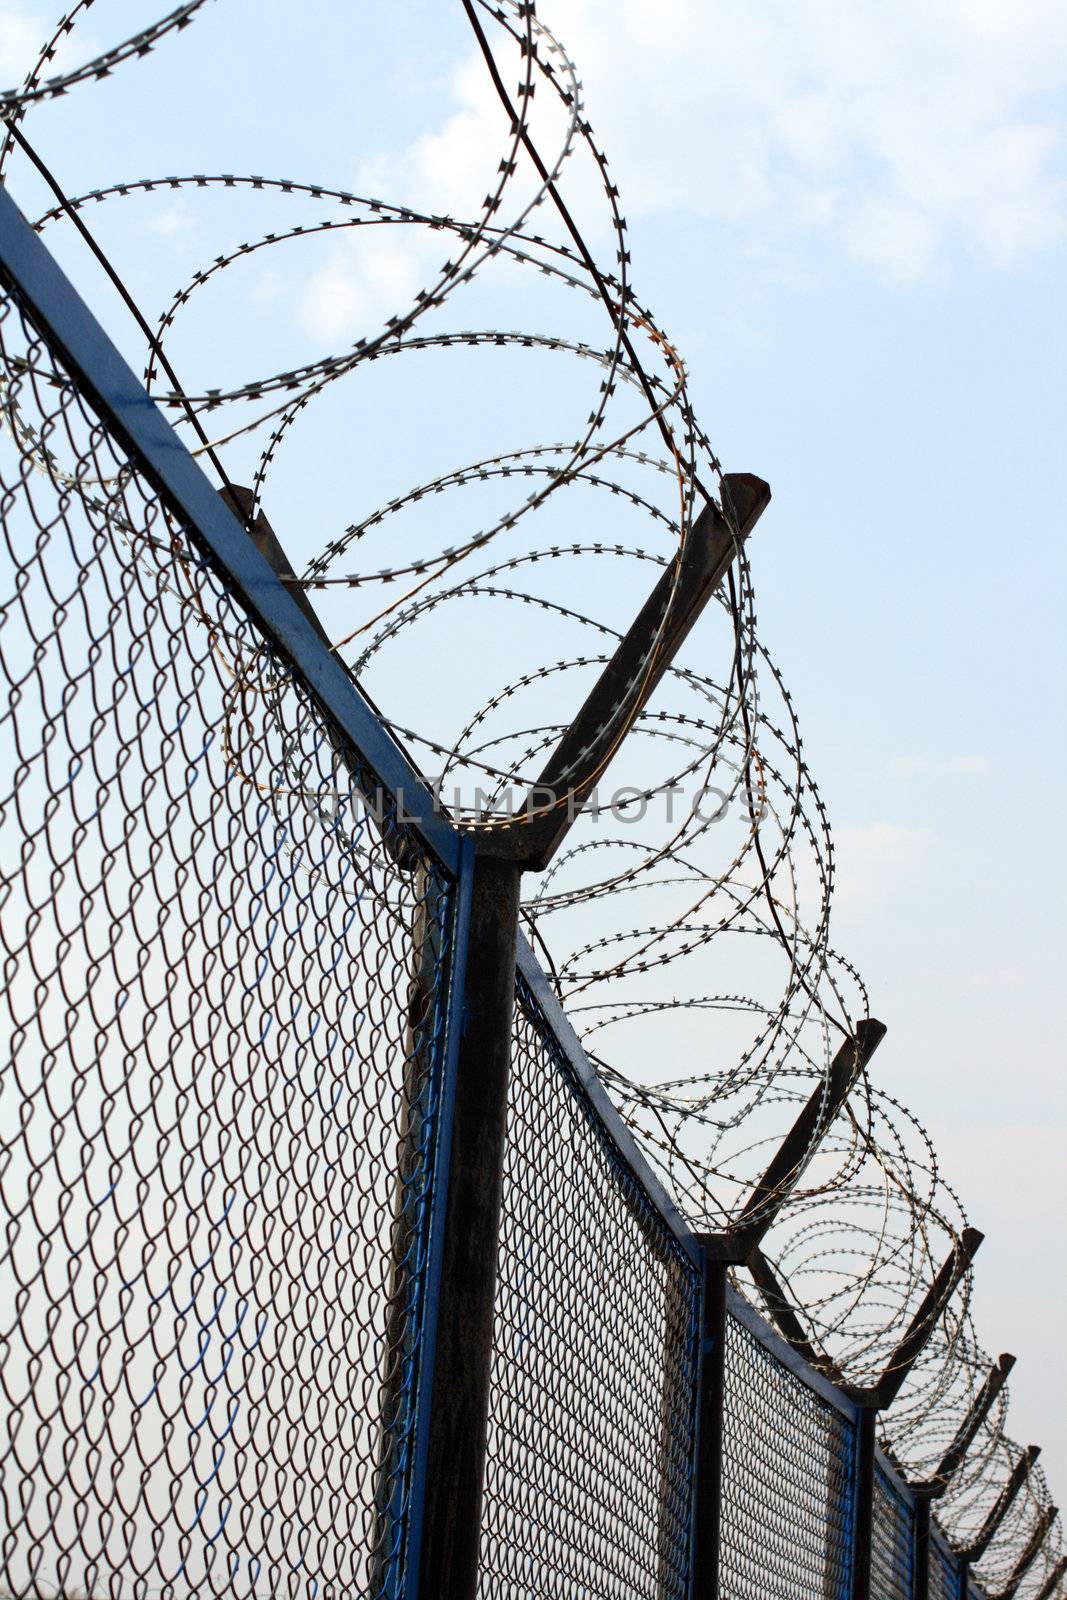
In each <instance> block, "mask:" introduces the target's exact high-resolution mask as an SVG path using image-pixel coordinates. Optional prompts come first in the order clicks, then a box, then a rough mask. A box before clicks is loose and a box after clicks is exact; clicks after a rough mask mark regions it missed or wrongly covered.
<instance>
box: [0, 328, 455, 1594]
mask: <svg viewBox="0 0 1067 1600" xmlns="http://www.w3.org/2000/svg"><path fill="white" fill-rule="evenodd" d="M0 370H2V371H3V372H4V374H5V384H4V392H3V405H4V420H5V421H6V422H7V424H8V431H6V432H5V435H4V437H3V438H2V440H0V527H2V542H0V562H2V564H3V567H4V572H3V592H4V594H5V596H7V597H8V598H7V599H6V601H5V603H4V605H3V607H2V609H0V670H2V672H3V676H4V680H5V682H6V685H7V689H8V698H7V708H6V710H5V712H4V714H3V717H2V719H0V751H2V761H0V768H2V771H3V774H4V781H3V786H2V798H0V831H2V839H3V844H2V858H3V863H4V875H3V897H4V898H3V918H2V939H3V952H4V976H5V986H4V1001H3V1006H4V1011H5V1030H4V1031H5V1034H6V1035H7V1036H8V1037H9V1039H10V1044H11V1054H10V1059H9V1061H8V1063H7V1065H6V1067H5V1071H4V1074H3V1079H2V1095H3V1109H4V1115H3V1118H2V1125H3V1129H4V1135H3V1144H2V1152H3V1154H2V1159H3V1167H2V1179H0V1184H2V1201H3V1208H4V1212H5V1218H6V1248H5V1252H4V1255H3V1260H2V1264H0V1273H2V1277H0V1305H2V1306H3V1308H4V1310H3V1314H2V1319H0V1321H2V1334H0V1348H2V1353H3V1375H2V1379H0V1384H2V1395H3V1404H4V1411H5V1423H6V1430H5V1444H4V1447H3V1460H2V1492H3V1503H4V1532H3V1536H2V1544H0V1572H2V1577H0V1583H3V1584H4V1585H6V1587H7V1588H8V1589H9V1590H10V1591H11V1592H12V1593H13V1594H18V1595H23V1594H34V1595H50V1594H59V1593H64V1594H71V1593H86V1594H92V1595H94V1596H95V1595H108V1596H111V1597H112V1600H134V1597H137V1600H139V1597H143V1596H148V1595H154V1594H157V1593H166V1594H192V1593H196V1594H201V1595H207V1594H227V1595H237V1596H252V1595H262V1594H265V1593H269V1594H272V1595H277V1594H285V1595H289V1596H293V1597H296V1596H307V1597H309V1600H310V1597H311V1596H313V1595H316V1594H321V1593H322V1592H323V1587H324V1585H325V1587H326V1588H327V1590H329V1589H331V1588H332V1589H334V1591H335V1592H338V1593H355V1592H359V1593H361V1594H366V1595H368V1596H374V1595H380V1594H384V1593H386V1592H387V1590H388V1592H390V1593H391V1592H392V1590H391V1589H390V1588H389V1585H390V1583H391V1582H392V1581H393V1575H394V1574H395V1570H396V1568H397V1563H398V1561H399V1559H400V1556H401V1554H402V1541H403V1536H404V1526H405V1524H404V1507H405V1497H406V1495H407V1493H408V1483H409V1477H410V1469H411V1460H410V1455H411V1428H412V1407H413V1384H414V1377H415V1368H416V1360H417V1356H418V1350H419V1339H420V1329H421V1318H420V1311H419V1307H420V1300H421V1296H422V1293H423V1269H424V1263H425V1251H426V1239H425V1233H426V1218H427V1201H428V1190H429V1182H430V1174H431V1151H432V1145H433V1139H434V1133H435V1128H436V1118H437V1108H438V1100H439V1090H440V1055H441V1041H442V1032H443V1021H444V1006H445V1000H446V993H445V991H444V988H443V986H442V983H441V981H440V973H441V963H442V961H443V959H444V951H445V945H446V942H447V939H448V937H449V930H450V905H451V889H450V886H449V884H448V882H447V880H446V878H445V876H444V874H443V873H442V872H441V871H440V870H439V869H438V868H437V867H436V866H435V865H434V864H433V862H432V860H429V859H427V858H426V857H425V855H416V856H415V858H414V859H413V857H412V841H411V840H410V839H409V838H406V836H405V833H404V830H403V829H401V828H400V827H399V826H398V824H397V822H396V820H395V818H394V817H392V816H391V815H390V814H389V813H388V812H384V813H383V815H382V817H381V820H380V822H379V821H375V820H374V819H373V818H372V816H371V815H370V814H369V812H368V809H367V805H366V803H365V797H366V796H367V795H370V794H371V793H372V792H373V790H372V780H371V778H370V775H369V774H366V773H363V772H361V770H360V766H359V762H358V760H357V758H356V757H355V756H354V753H353V752H351V751H347V750H345V749H344V748H343V747H341V746H340V745H339V744H338V742H337V739H336V737H335V736H334V735H333V734H332V733H331V730H330V728H329V727H328V726H327V725H326V724H325V723H324V721H323V719H322V717H321V715H320V714H319V713H318V712H317V711H316V710H315V708H314V706H313V705H312V703H311V702H310V700H309V698H308V695H307V693H306V691H305V690H304V689H303V688H302V687H301V685H300V683H299V682H298V681H297V680H296V679H295V678H294V677H293V674H292V673H291V671H290V670H289V669H288V668H287V667H286V666H285V665H284V664H283V663H282V662H281V661H280V660H279V659H278V657H277V656H276V655H274V654H273V653H272V651H271V650H270V649H269V648H268V647H267V646H266V644H265V642H264V640H263V639H262V638H261V637H260V636H259V635H258V634H257V633H256V630H255V629H254V628H253V626H252V625H251V623H250V622H249V620H248V619H247V617H246V616H245V615H244V614H243V613H242V611H241V610H240V608H239V607H238V606H237V605H236V604H235V602H234V600H233V598H232V596H231V594H230V593H229V592H228V590H227V587H226V584H225V582H224V581H223V580H222V579H220V577H218V576H217V575H216V574H215V573H214V572H213V571H212V570H211V569H210V568H209V567H208V565H207V564H206V562H205V560H204V558H203V556H202V555H201V554H200V552H199V551H198V549H197V547H196V545H195V543H194V542H193V541H192V540H191V539H190V538H189V536H188V534H187V532H186V530H185V529H183V528H182V527H181V526H180V525H179V524H178V523H177V522H176V521H175V519H174V518H173V517H172V516H171V515H170V513H169V512H168V511H167V509H166V507H165V505H164V504H163V503H162V502H161V500H160V499H159V497H158V496H157V494H156V492H155V491H154V489H153V487H152V485H151V483H150V482H149V481H148V479H147V478H146V477H145V474H144V471H143V468H142V464H141V463H139V462H138V461H136V460H131V459H130V458H129V457H128V456H127V455H126V453H125V452H124V450H123V449H122V447H121V446H120V445H119V443H118V442H117V441H116V439H115V438H114V437H113V436H112V435H111V434H110V433H109V432H108V430H107V429H106V428H105V427H104V426H102V425H101V424H100V422H99V421H98V420H97V419H96V417H95V416H94V415H93V413H92V411H91V410H90V408H89V407H88V405H87V404H86V402H85V401H84V400H83V399H82V398H80V396H79V394H78V392H77V390H76V389H75V387H74V386H73V385H72V384H71V383H70V382H69V381H68V380H67V377H66V375H65V373H64V371H63V369H62V366H61V365H60V364H59V363H58V362H57V361H56V359H55V357H54V356H53V355H52V354H51V352H50V351H49V349H48V348H47V346H46V345H45V344H44V342H43V341H42V340H41V339H40V338H39V337H37V335H36V334H35V333H34V331H33V329H32V327H30V326H29V325H28V324H27V322H26V321H25V320H24V318H23V316H22V315H21V314H20V312H19V310H18V308H17V307H16V306H15V305H14V304H13V303H12V301H11V300H10V299H6V298H5V299H4V301H3V303H2V306H0ZM339 772H343V774H344V783H345V794H346V799H347V802H348V805H347V807H346V809H345V811H344V812H343V813H342V814H340V815H339V814H338V813H337V812H336V811H335V809H334V804H333V801H334V794H335V790H336V788H337V785H338V781H339V779H338V773H339ZM401 846H405V847H406V848H405V849H403V850H402V849H401ZM401 861H403V862H404V865H401Z"/></svg>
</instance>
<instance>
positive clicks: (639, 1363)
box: [479, 982, 699, 1600]
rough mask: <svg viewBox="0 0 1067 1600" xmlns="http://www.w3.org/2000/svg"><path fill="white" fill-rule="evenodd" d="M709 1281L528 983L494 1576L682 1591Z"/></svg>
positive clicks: (484, 1589)
mask: <svg viewBox="0 0 1067 1600" xmlns="http://www.w3.org/2000/svg"><path fill="white" fill-rule="evenodd" d="M698 1304H699V1282H698V1278H697V1274H696V1272H695V1271H694V1269H693V1267H692V1265H691V1264H690V1262H689V1261H688V1259H687V1258H686V1257H685V1256H684V1254H683V1253H682V1251H681V1250H680V1249H679V1247H678V1245H677V1244H676V1242H675V1240H674V1237H673V1235H672V1234H671V1233H670V1232H669V1230H668V1229H667V1228H666V1226H665V1225H664V1223H663V1222H662V1221H661V1220H660V1218H659V1216H658V1215H657V1214H656V1212H655V1211H654V1210H653V1208H652V1206H651V1204H650V1202H649V1200H648V1198H647V1196H646V1195H645V1194H644V1192H643V1190H642V1189H641V1188H640V1187H639V1186H638V1185H637V1183H636V1182H635V1180H634V1179H633V1178H632V1176H631V1175H630V1174H629V1173H628V1171H627V1170H626V1169H625V1168H624V1167H623V1165H622V1163H621V1162H620V1160H619V1158H618V1156H617V1155H616V1154H615V1151H614V1149H613V1147H612V1145H611V1143H610V1141H609V1139H608V1136H607V1135H606V1133H605V1132H604V1130H603V1128H602V1126H601V1125H600V1123H599V1121H598V1119H597V1117H596V1114H595V1112H594V1111H593V1110H592V1108H591V1107H590V1105H589V1103H588V1101H587V1100H586V1098H585V1095H584V1093H583V1091H582V1089H581V1086H580V1084H579V1082H578V1080H577V1079H576V1077H575V1075H574V1074H573V1072H572V1071H571V1069H570V1067H569V1066H568V1064H567V1061H566V1059H565V1057H564V1055H563V1053H562V1051H561V1050H560V1049H559V1047H558V1045H557V1044H556V1042H555V1040H554V1039H553V1037H552V1035H551V1033H550V1032H549V1030H548V1028H547V1025H546V1024H545V1022H544V1020H543V1018H542V1016H541V1013H540V1011H539V1009H538V1007H537V1005H536V1003H535V1001H534V1000H533V998H532V996H531V995H530V994H529V993H528V992H527V991H526V990H525V988H524V986H523V985H522V984H521V982H520V988H519V996H518V1004H517V1009H516V1022H515V1033H514V1055H513V1064H512V1079H511V1091H510V1104H509V1112H508V1133H507V1152H506V1157H505V1168H504V1188H503V1221H502V1232H501V1245H500V1257H499V1280H498V1288H497V1309H496V1325H495V1333H494V1352H493V1367H492V1379H491V1393H490V1426H489V1456H488V1466H487V1473H486V1494H485V1511H484V1519H483V1526H482V1543H481V1572H480V1587H479V1593H480V1594H481V1595H482V1596H484V1597H485V1600H505V1597H507V1600H520V1597H522V1600H532V1597H533V1596H535V1595H536V1596H537V1597H538V1600H549V1597H558V1600H578V1597H582V1600H586V1597H588V1600H593V1597H596V1600H639V1597H647V1600H683V1597H684V1596H685V1595H686V1593H687V1583H688V1573H689V1485H690V1473H691V1464H692V1452H693V1437H694V1435H693V1417H694V1396H695V1361H696V1344H695V1335H696V1319H697V1310H698Z"/></svg>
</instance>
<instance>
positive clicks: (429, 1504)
mask: <svg viewBox="0 0 1067 1600" xmlns="http://www.w3.org/2000/svg"><path fill="white" fill-rule="evenodd" d="M519 885H520V868H519V867H518V866H517V865H516V864H514V863H512V862H509V861H500V860H494V859H492V858H488V857H486V856H482V855H475V858H474V864H473V869H472V883H471V895H470V916H469V924H468V931H467V951H466V979H465V985H464V992H463V995H462V1016H461V1021H460V1028H461V1033H460V1040H459V1048H458V1051H457V1052H456V1059H455V1061H454V1063H453V1066H452V1072H453V1081H452V1083H451V1085H449V1089H450V1092H451V1097H452V1112H451V1137H450V1140H449V1148H448V1153H447V1157H446V1160H447V1176H446V1178H445V1182H444V1185H443V1194H442V1198H441V1202H440V1204H441V1214H440V1217H441V1222H440V1241H439V1247H438V1248H439V1251H440V1257H441V1270H440V1272H439V1274H438V1275H437V1281H438V1283H439V1286H440V1287H439V1293H438V1299H437V1305H436V1306H435V1307H434V1321H435V1332H434V1340H433V1356H432V1360H431V1361H430V1363H429V1367H430V1370H429V1372H428V1373H427V1377H426V1381H427V1383H428V1386H429V1389H428V1399H427V1402H426V1404H425V1407H424V1410H423V1415H424V1417H425V1419H426V1420H425V1432H426V1445H425V1464H424V1469H423V1473H422V1492H423V1503H422V1505H421V1507H420V1508H419V1521H420V1528H421V1532H420V1537H419V1548H418V1549H417V1550H415V1551H413V1552H412V1556H413V1559H412V1563H411V1566H412V1571H411V1576H410V1578H409V1584H408V1593H409V1595H412V1594H414V1595H416V1596H418V1600H443V1597H444V1596H446V1595H447V1596H448V1600H474V1597H475V1594H476V1591H477V1585H478V1551H479V1537H480V1530H481V1507H482V1496H483V1490H484V1478H485V1454H486V1440H487V1435H488V1426H489V1379H490V1367H491V1364H492V1356H493V1312H494V1302H495V1291H496V1276H497V1248H498V1235H499V1226H500V1203H501V1194H502V1188H503V1169H504V1147H505V1133H506V1126H507V1099H508V1079H509V1074H510V1068H511V1028H512V1013H513V1010H514V1005H515V958H516V947H517V940H518V919H519Z"/></svg>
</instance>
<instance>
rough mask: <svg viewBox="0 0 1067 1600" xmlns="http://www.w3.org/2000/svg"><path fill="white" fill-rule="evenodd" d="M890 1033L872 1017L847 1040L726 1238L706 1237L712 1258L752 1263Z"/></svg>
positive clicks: (722, 1236) (724, 1235)
mask: <svg viewBox="0 0 1067 1600" xmlns="http://www.w3.org/2000/svg"><path fill="white" fill-rule="evenodd" d="M885 1034H886V1029H885V1025H884V1023H881V1022H876V1021H875V1020H874V1018H873V1017H872V1018H868V1019H866V1020H865V1021H863V1022H860V1023H858V1024H857V1027H856V1034H855V1037H854V1038H852V1039H846V1040H845V1042H844V1044H843V1045H842V1046H841V1048H840V1050H839V1051H838V1052H837V1054H836V1056H835V1057H834V1059H833V1061H832V1062H831V1063H830V1071H829V1075H828V1077H827V1079H826V1080H825V1081H824V1082H823V1083H820V1084H819V1086H818V1087H817V1088H816V1089H815V1091H814V1092H813V1094H812V1095H811V1098H810V1099H809V1100H808V1103H807V1105H805V1107H804V1109H803V1110H802V1111H801V1113H800V1115H799V1116H798V1117H797V1120H796V1121H795V1122H794V1124H793V1126H792V1128H791V1129H790V1130H789V1132H788V1133H787V1134H786V1136H785V1138H784V1140H783V1141H782V1144H781V1146H780V1148H779V1150H778V1153H777V1154H776V1155H775V1157H774V1159H773V1160H772V1162H771V1164H770V1166H769V1167H768V1168H767V1170H766V1172H765V1173H764V1174H763V1176H762V1178H760V1180H759V1182H758V1183H756V1184H755V1185H754V1186H753V1189H752V1192H751V1193H750V1195H749V1197H748V1199H747V1200H746V1201H745V1204H744V1206H743V1207H742V1208H741V1212H740V1214H739V1216H738V1218H737V1220H736V1222H734V1223H733V1224H732V1225H731V1226H730V1228H729V1229H728V1230H727V1231H726V1232H724V1233H717V1234H708V1235H706V1245H705V1248H706V1249H707V1250H708V1254H709V1255H711V1256H713V1257H715V1258H716V1259H718V1260H720V1261H730V1262H733V1263H739V1262H749V1258H750V1256H751V1255H752V1253H753V1251H754V1250H756V1249H757V1248H758V1246H759V1244H760V1243H761V1241H762V1239H763V1236H764V1234H765V1233H766V1232H767V1230H768V1229H769V1228H770V1226H771V1224H772V1223H773V1222H774V1220H775V1218H776V1217H777V1215H778V1213H779V1211H780V1210H781V1208H782V1206H783V1205H784V1204H785V1201H786V1199H787V1198H788V1196H789V1193H790V1191H791V1190H792V1189H793V1188H795V1186H796V1184H797V1183H799V1181H800V1179H801V1177H802V1176H803V1174H804V1171H805V1169H806V1167H807V1166H808V1163H809V1162H810V1161H811V1159H812V1157H813V1156H814V1154H815V1152H816V1150H817V1149H818V1148H819V1145H820V1144H821V1143H822V1140H823V1139H824V1138H825V1137H826V1134H827V1133H828V1131H829V1129H830V1127H831V1125H832V1123H833V1121H834V1119H835V1117H836V1116H837V1114H838V1112H839V1111H840V1110H841V1108H842V1106H843V1105H844V1103H845V1101H846V1100H847V1099H848V1096H849V1094H850V1093H851V1091H852V1089H853V1087H854V1086H855V1084H856V1081H857V1079H858V1078H859V1076H860V1074H861V1072H863V1070H864V1068H865V1067H866V1065H867V1063H868V1062H869V1061H870V1059H871V1057H872V1056H873V1054H874V1052H875V1051H876V1050H877V1048H878V1046H879V1045H880V1044H881V1042H882V1040H883V1039H884V1038H885ZM749 1264H750V1265H751V1263H749ZM787 1337H788V1335H787ZM790 1342H791V1343H792V1341H791V1340H790Z"/></svg>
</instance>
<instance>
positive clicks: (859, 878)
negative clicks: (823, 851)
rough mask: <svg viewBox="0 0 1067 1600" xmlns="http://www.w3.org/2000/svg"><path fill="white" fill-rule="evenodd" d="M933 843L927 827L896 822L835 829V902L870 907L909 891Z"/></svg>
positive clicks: (840, 904)
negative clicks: (908, 825) (911, 826)
mask: <svg viewBox="0 0 1067 1600" xmlns="http://www.w3.org/2000/svg"><path fill="white" fill-rule="evenodd" d="M930 846H931V836H930V834H929V833H928V832H927V830H926V829H924V828H909V827H904V826H903V825H902V824H900V823H897V822H881V821H880V822H868V823H864V824H862V825H860V826H858V827H852V828H835V829H834V847H835V855H836V857H837V873H836V876H835V884H834V904H835V905H837V906H842V905H847V906H848V907H849V908H850V909H852V908H854V907H856V906H863V907H869V906H872V905H878V904H881V903H884V902H885V901H887V900H890V899H892V898H895V897H897V896H899V895H902V894H908V893H909V891H910V888H911V887H912V885H913V883H914V878H915V874H916V873H917V872H918V870H919V868H920V867H921V866H922V864H923V862H924V861H925V860H926V858H927V856H928V854H929V851H930Z"/></svg>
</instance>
